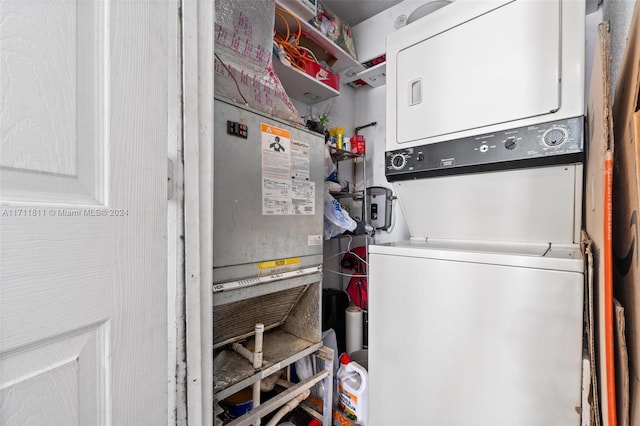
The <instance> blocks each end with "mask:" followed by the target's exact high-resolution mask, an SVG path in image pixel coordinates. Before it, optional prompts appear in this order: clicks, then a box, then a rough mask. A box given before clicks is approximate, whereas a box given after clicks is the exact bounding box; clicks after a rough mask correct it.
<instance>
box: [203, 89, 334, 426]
mask: <svg viewBox="0 0 640 426" xmlns="http://www.w3.org/2000/svg"><path fill="white" fill-rule="evenodd" d="M323 149H324V140H323V139H322V138H321V137H320V136H319V135H317V134H314V133H311V132H309V131H307V130H306V129H303V128H298V127H294V126H291V125H290V124H287V123H284V122H282V121H280V120H276V119H274V118H272V117H268V116H266V115H264V114H262V113H260V112H257V111H254V110H251V109H249V108H246V107H240V106H237V105H234V104H231V103H227V102H225V101H222V100H216V101H215V141H214V167H215V169H214V185H215V186H214V197H215V204H214V247H213V248H214V252H213V254H214V255H213V262H214V263H213V267H214V269H213V349H214V383H213V387H214V410H216V411H217V412H220V411H221V410H220V409H219V408H218V403H219V402H220V401H223V400H224V399H225V398H227V397H228V396H230V395H232V394H234V393H236V392H238V391H240V390H242V389H245V388H247V387H249V386H253V385H255V383H257V382H259V381H263V380H264V381H265V382H269V381H272V382H275V380H276V379H277V376H273V374H274V373H277V372H279V371H280V370H282V369H283V368H285V367H288V366H289V365H291V364H292V363H294V362H295V361H297V360H299V359H301V358H302V357H305V356H307V355H314V356H315V357H316V358H318V359H319V360H320V363H319V365H320V367H321V369H320V371H319V372H318V373H317V374H315V375H314V376H313V377H311V378H309V379H307V380H303V381H301V382H300V383H299V384H297V385H295V386H294V387H291V388H289V389H288V390H286V391H284V392H283V393H282V394H280V395H279V396H276V397H274V398H273V399H272V400H268V401H265V402H264V403H263V404H262V405H260V406H259V407H254V409H253V410H251V411H250V412H249V413H247V414H245V415H244V416H242V417H240V418H238V419H236V420H234V421H233V422H232V423H230V424H232V425H245V424H250V423H253V421H254V420H257V419H259V418H261V417H263V416H264V415H265V414H268V413H269V412H272V411H274V410H276V408H277V407H278V406H281V405H283V404H285V403H286V402H288V401H289V400H290V399H291V398H292V397H294V396H296V395H297V394H300V393H302V392H303V391H304V390H305V389H308V388H310V387H311V386H313V385H314V384H315V383H318V382H320V381H323V382H324V386H323V389H324V400H325V401H326V402H325V405H324V410H323V411H324V413H325V415H324V419H323V422H324V425H325V426H328V425H329V421H330V420H329V413H330V412H331V404H330V402H331V400H332V389H333V386H332V385H331V384H332V380H333V354H332V353H331V351H330V350H328V351H327V349H326V348H324V347H323V344H322V338H321V318H320V300H321V291H322V274H321V269H322V266H321V265H322V224H323V222H322V209H321V206H322V199H323V198H322V197H323V192H322V191H323V178H322V174H323V172H322V170H323V162H322V159H323V157H324V156H323ZM257 324H262V325H263V326H264V335H263V338H262V339H261V340H262V341H263V346H262V347H263V349H262V354H263V355H262V356H263V362H262V364H261V365H260V364H258V366H257V367H254V365H253V364H252V363H251V362H250V361H249V360H248V359H246V358H245V357H243V356H242V355H240V353H239V352H243V351H244V350H243V349H242V348H239V346H238V344H241V345H242V346H243V347H244V348H246V349H248V350H249V351H253V350H254V349H255V343H256V340H260V339H256V338H255V335H256V332H255V330H256V325H257ZM258 334H259V333H258ZM237 351H238V352H237ZM271 385H273V383H271ZM254 395H255V393H254Z"/></svg>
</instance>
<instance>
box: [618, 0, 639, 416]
mask: <svg viewBox="0 0 640 426" xmlns="http://www.w3.org/2000/svg"><path fill="white" fill-rule="evenodd" d="M639 92H640V4H639V3H638V2H636V5H635V10H634V13H633V17H632V20H631V25H630V27H629V34H628V37H627V45H626V48H625V52H624V56H623V59H622V65H621V67H620V73H619V76H618V81H617V84H616V89H615V98H614V105H613V126H614V135H615V141H616V151H615V167H614V175H613V211H612V215H613V254H614V261H613V264H614V268H613V269H614V291H615V294H616V298H617V299H618V300H619V301H620V304H621V305H622V306H623V307H624V310H625V320H626V321H625V322H626V334H625V337H626V344H627V350H628V360H629V380H628V383H629V388H628V390H624V389H619V392H626V391H628V401H629V403H628V406H626V407H625V406H623V407H620V410H621V411H622V412H621V413H620V415H621V417H628V418H629V423H627V424H630V425H640V240H639V234H640V232H639V230H638V227H639V224H638V212H639V210H640V95H639ZM617 368H618V369H619V370H620V371H623V370H624V369H625V366H623V365H618V366H617Z"/></svg>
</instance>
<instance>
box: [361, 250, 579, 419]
mask: <svg viewBox="0 0 640 426" xmlns="http://www.w3.org/2000/svg"><path fill="white" fill-rule="evenodd" d="M369 260H370V269H369V272H370V275H369V379H370V388H369V407H370V412H369V418H370V419H371V422H370V424H371V425H374V426H375V425H391V424H394V425H427V424H428V425H430V426H436V425H496V426H497V425H505V426H507V425H508V426H512V425H521V426H525V425H531V426H533V425H535V426H539V425H557V426H567V425H578V424H579V423H580V415H579V413H578V412H576V410H575V407H579V406H580V389H581V361H582V292H583V290H582V289H583V275H582V274H580V273H569V272H562V271H550V270H541V269H532V268H514V267H504V266H496V265H490V264H481V263H471V262H455V261H447V260H432V259H424V258H416V257H410V256H393V255H382V254H377V253H371V254H370V256H369Z"/></svg>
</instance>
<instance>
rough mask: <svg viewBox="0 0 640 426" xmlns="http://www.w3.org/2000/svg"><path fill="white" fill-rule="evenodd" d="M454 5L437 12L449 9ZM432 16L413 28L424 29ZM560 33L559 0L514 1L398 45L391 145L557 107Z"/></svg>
mask: <svg viewBox="0 0 640 426" xmlns="http://www.w3.org/2000/svg"><path fill="white" fill-rule="evenodd" d="M462 3H465V2H462ZM462 6H466V5H461V6H459V8H460V9H461V8H462ZM457 7H458V6H457V5H455V3H454V4H451V5H450V6H447V7H445V8H443V9H441V10H440V11H438V12H439V13H441V14H445V13H456V12H457V11H458V9H456V8H457ZM462 13H464V10H460V14H461V15H462ZM436 15H438V16H440V14H433V15H431V16H429V17H427V18H424V19H423V20H421V21H420V22H417V23H415V24H413V25H422V26H423V27H424V26H427V24H428V22H427V21H426V20H427V19H429V18H432V17H433V18H432V19H434V20H435V19H436ZM460 19H467V17H466V16H465V17H461V18H460ZM423 21H424V23H423ZM453 21H455V20H452V22H453ZM427 28H430V26H427ZM560 33H561V28H560V0H549V1H533V2H532V1H514V2H511V3H508V4H506V5H503V6H501V7H498V8H496V9H494V10H491V11H489V12H487V13H484V14H480V15H479V16H475V17H473V18H471V19H469V20H467V21H465V22H462V23H456V25H455V26H452V27H451V28H448V29H446V30H444V31H442V32H437V33H436V32H435V30H434V31H433V33H432V34H429V33H427V35H426V38H425V39H424V40H422V41H420V42H419V43H416V44H411V45H409V46H408V47H406V48H404V49H402V50H400V51H399V52H398V54H397V58H396V59H397V61H396V64H395V65H396V67H395V72H396V75H397V79H396V81H395V84H396V90H395V91H396V102H397V110H396V114H397V128H396V131H397V142H398V143H400V144H402V143H408V142H412V141H417V140H421V139H425V138H432V137H436V136H441V135H446V134H450V133H453V132H460V131H464V130H470V129H475V128H479V127H482V126H489V125H494V124H499V123H504V122H508V121H513V120H519V119H524V118H529V117H534V116H538V115H544V114H549V113H551V112H553V111H556V110H558V109H559V108H560V57H561V52H560V46H561V37H560Z"/></svg>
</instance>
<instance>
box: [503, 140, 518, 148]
mask: <svg viewBox="0 0 640 426" xmlns="http://www.w3.org/2000/svg"><path fill="white" fill-rule="evenodd" d="M504 147H505V148H507V149H514V148H515V147H516V138H509V139H507V140H506V141H504Z"/></svg>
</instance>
